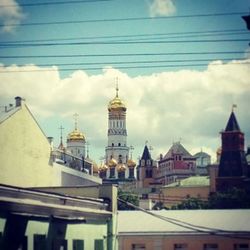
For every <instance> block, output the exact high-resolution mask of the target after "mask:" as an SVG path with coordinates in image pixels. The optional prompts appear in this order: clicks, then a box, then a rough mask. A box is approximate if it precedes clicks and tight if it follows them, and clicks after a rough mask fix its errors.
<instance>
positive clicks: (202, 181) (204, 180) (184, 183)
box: [164, 176, 210, 187]
mask: <svg viewBox="0 0 250 250" xmlns="http://www.w3.org/2000/svg"><path fill="white" fill-rule="evenodd" d="M209 185H210V179H209V176H191V177H189V178H185V179H183V180H180V181H179V182H174V183H171V184H169V185H166V186H164V187H200V186H209Z"/></svg>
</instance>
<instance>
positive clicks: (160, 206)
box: [152, 201, 168, 210]
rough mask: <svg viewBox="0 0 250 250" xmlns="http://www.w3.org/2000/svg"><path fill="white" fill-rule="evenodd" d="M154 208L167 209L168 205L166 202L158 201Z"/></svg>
mask: <svg viewBox="0 0 250 250" xmlns="http://www.w3.org/2000/svg"><path fill="white" fill-rule="evenodd" d="M152 209H153V210H162V209H165V210H168V208H167V207H165V206H164V203H163V202H162V201H158V202H156V203H155V204H154V206H153V208H152Z"/></svg>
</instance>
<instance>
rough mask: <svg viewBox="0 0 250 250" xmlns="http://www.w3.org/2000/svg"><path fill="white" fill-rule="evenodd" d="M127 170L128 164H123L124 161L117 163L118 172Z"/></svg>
mask: <svg viewBox="0 0 250 250" xmlns="http://www.w3.org/2000/svg"><path fill="white" fill-rule="evenodd" d="M125 170H126V166H125V165H124V164H123V163H119V164H118V165H117V171H118V172H123V171H125Z"/></svg>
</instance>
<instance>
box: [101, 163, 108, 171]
mask: <svg viewBox="0 0 250 250" xmlns="http://www.w3.org/2000/svg"><path fill="white" fill-rule="evenodd" d="M99 170H100V172H105V171H107V170H108V166H107V165H106V164H104V163H103V164H101V166H100V167H99Z"/></svg>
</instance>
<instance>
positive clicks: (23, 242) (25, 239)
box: [17, 236, 28, 250]
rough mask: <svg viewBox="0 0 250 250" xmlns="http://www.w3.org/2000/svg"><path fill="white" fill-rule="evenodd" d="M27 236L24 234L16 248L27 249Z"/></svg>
mask: <svg viewBox="0 0 250 250" xmlns="http://www.w3.org/2000/svg"><path fill="white" fill-rule="evenodd" d="M27 245H28V244H27V236H24V237H23V238H22V240H21V242H20V244H19V245H18V247H17V250H27V249H28V248H27Z"/></svg>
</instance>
